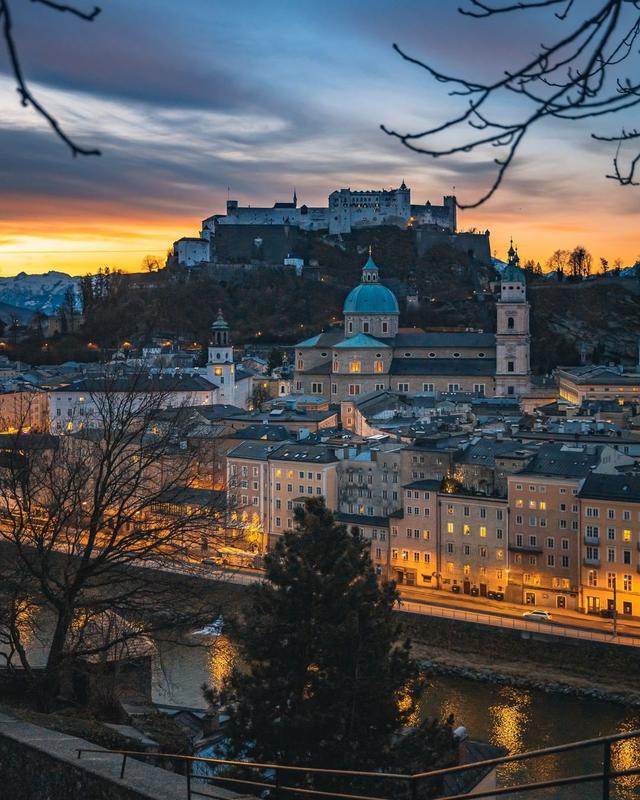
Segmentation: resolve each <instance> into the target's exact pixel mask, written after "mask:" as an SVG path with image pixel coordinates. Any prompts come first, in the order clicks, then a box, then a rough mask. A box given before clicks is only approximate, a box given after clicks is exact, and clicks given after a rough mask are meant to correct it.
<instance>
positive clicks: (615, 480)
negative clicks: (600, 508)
mask: <svg viewBox="0 0 640 800" xmlns="http://www.w3.org/2000/svg"><path fill="white" fill-rule="evenodd" d="M578 497H583V498H586V499H587V498H588V499H589V500H619V501H623V502H629V503H640V477H636V476H632V475H600V474H598V473H591V475H588V476H587V478H586V479H585V482H584V483H583V484H582V488H581V489H580V491H579V492H578Z"/></svg>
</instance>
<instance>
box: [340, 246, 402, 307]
mask: <svg viewBox="0 0 640 800" xmlns="http://www.w3.org/2000/svg"><path fill="white" fill-rule="evenodd" d="M342 313H343V314H399V313H400V309H399V307H398V301H397V300H396V296H395V294H394V293H393V292H392V291H391V289H387V287H386V286H383V285H382V284H381V283H379V274H378V266H377V265H376V263H375V261H374V260H373V258H371V255H369V259H368V260H367V263H366V264H365V265H364V267H363V269H362V282H361V283H360V284H359V285H358V286H356V287H355V288H354V289H352V290H351V291H350V292H349V294H348V295H347V299H346V300H345V301H344V307H343V309H342Z"/></svg>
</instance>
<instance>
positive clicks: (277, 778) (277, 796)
mask: <svg viewBox="0 0 640 800" xmlns="http://www.w3.org/2000/svg"><path fill="white" fill-rule="evenodd" d="M273 787H274V792H273V796H274V798H275V800H280V770H279V769H278V768H277V767H276V774H275V781H274V784H273Z"/></svg>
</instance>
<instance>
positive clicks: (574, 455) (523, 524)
mask: <svg viewBox="0 0 640 800" xmlns="http://www.w3.org/2000/svg"><path fill="white" fill-rule="evenodd" d="M631 464H633V459H632V458H630V457H628V456H624V455H623V454H621V453H619V452H617V451H616V450H614V449H613V448H611V447H607V446H603V445H565V444H555V443H547V444H544V445H543V446H542V447H541V448H540V449H539V450H538V452H537V453H536V455H535V456H534V458H533V459H532V460H531V461H530V463H529V464H528V465H527V466H526V467H525V468H524V469H523V470H521V471H520V472H519V473H516V474H514V475H509V476H508V477H507V483H508V500H509V565H508V566H509V584H510V586H509V593H508V597H509V599H511V600H512V601H513V602H522V603H523V605H532V606H538V607H544V608H569V609H578V608H580V600H581V598H580V580H581V561H582V557H583V548H582V542H581V538H580V509H579V502H578V497H577V495H578V491H579V489H580V487H581V485H582V482H583V481H584V480H585V478H587V476H588V475H590V474H591V473H592V472H597V473H599V474H616V473H617V471H618V469H619V468H621V467H624V466H630V465H631Z"/></svg>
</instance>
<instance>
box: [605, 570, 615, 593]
mask: <svg viewBox="0 0 640 800" xmlns="http://www.w3.org/2000/svg"><path fill="white" fill-rule="evenodd" d="M615 582H616V573H615V572H607V589H613V587H614V584H615Z"/></svg>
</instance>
